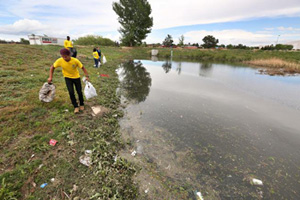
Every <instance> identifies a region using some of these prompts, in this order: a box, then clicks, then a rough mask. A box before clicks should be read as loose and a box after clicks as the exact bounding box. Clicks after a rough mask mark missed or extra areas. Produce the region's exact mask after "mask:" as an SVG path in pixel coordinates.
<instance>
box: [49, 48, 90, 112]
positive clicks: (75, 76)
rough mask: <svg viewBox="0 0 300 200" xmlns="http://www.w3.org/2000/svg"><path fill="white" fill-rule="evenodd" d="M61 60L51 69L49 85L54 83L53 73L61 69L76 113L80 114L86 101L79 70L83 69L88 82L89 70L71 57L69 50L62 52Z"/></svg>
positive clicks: (62, 50)
mask: <svg viewBox="0 0 300 200" xmlns="http://www.w3.org/2000/svg"><path fill="white" fill-rule="evenodd" d="M60 55H61V58H59V59H57V60H56V61H55V62H54V64H53V65H52V66H51V67H50V74H49V78H48V83H51V82H52V78H53V72H54V70H55V68H57V67H61V68H62V74H63V76H64V77H65V81H66V85H67V88H68V91H69V95H70V99H71V102H72V104H73V106H74V113H75V114H76V113H79V110H81V111H83V110H84V102H83V101H84V100H83V95H82V86H81V81H80V75H79V71H78V68H80V69H82V70H83V72H84V74H85V77H86V80H87V81H89V75H88V72H87V70H86V69H85V68H84V66H83V65H82V63H81V62H80V61H79V60H78V59H77V58H73V57H71V52H70V51H69V50H68V49H65V48H64V49H61V50H60ZM74 85H75V88H76V92H77V94H78V98H79V103H80V107H78V104H77V100H76V97H75V93H74Z"/></svg>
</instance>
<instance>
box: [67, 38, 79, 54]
mask: <svg viewBox="0 0 300 200" xmlns="http://www.w3.org/2000/svg"><path fill="white" fill-rule="evenodd" d="M64 47H65V48H66V49H68V50H69V51H70V52H71V56H72V57H74V58H76V55H77V51H76V50H75V48H74V47H73V44H72V41H71V40H70V36H67V39H66V40H65V41H64Z"/></svg>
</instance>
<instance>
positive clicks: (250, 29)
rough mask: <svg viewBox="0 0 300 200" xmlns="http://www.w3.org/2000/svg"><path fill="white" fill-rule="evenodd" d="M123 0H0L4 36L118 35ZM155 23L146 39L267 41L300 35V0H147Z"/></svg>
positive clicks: (1, 36)
mask: <svg viewBox="0 0 300 200" xmlns="http://www.w3.org/2000/svg"><path fill="white" fill-rule="evenodd" d="M118 1H119V0H64V1H61V0H41V1H37V0H9V1H8V0H0V19H1V20H0V39H5V40H15V41H18V40H19V39H20V38H21V37H23V38H26V39H28V38H27V35H28V34H32V33H34V34H36V35H43V34H46V35H48V36H54V37H62V38H65V37H66V36H67V35H70V36H71V39H76V38H78V37H81V36H85V35H88V34H93V35H101V36H103V37H108V38H110V39H112V40H119V37H120V35H119V33H118V28H119V27H120V25H119V23H118V21H117V18H118V17H117V15H116V14H115V12H114V11H113V10H112V2H118ZM148 2H149V3H150V5H151V7H152V14H151V16H152V17H153V20H154V26H153V28H152V32H151V33H150V34H149V35H148V37H147V39H146V42H147V43H162V41H163V40H164V39H165V37H166V36H167V34H170V35H171V36H172V37H173V39H174V41H175V43H178V38H179V37H180V36H181V35H183V36H184V38H185V40H184V42H185V43H189V42H190V43H199V44H201V43H202V39H203V37H204V36H206V35H213V36H215V37H216V38H217V39H219V44H225V45H227V44H240V43H241V44H246V45H251V46H252V45H266V44H275V43H276V42H277V41H278V43H285V42H289V41H295V40H300V0H184V1H178V0H148Z"/></svg>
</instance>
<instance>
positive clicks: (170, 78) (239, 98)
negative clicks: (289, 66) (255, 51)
mask: <svg viewBox="0 0 300 200" xmlns="http://www.w3.org/2000/svg"><path fill="white" fill-rule="evenodd" d="M118 74H119V77H120V88H119V90H118V92H119V93H120V94H121V95H122V103H123V105H124V111H125V115H124V118H123V119H122V120H121V121H120V125H121V131H122V135H123V136H124V138H125V139H126V140H127V141H128V142H129V143H130V144H131V148H129V149H126V150H125V151H124V152H123V153H122V154H123V156H124V157H126V158H127V159H129V160H130V161H132V162H135V163H136V164H137V165H138V166H140V169H141V170H140V171H139V173H138V175H137V178H136V179H137V181H138V182H139V184H140V193H141V199H197V195H198V196H199V195H200V193H201V195H202V196H203V199H300V191H299V188H300V177H299V176H300V110H299V109H300V92H299V91H300V77H299V76H288V77H279V76H268V75H261V74H259V73H258V70H257V69H253V68H250V67H247V66H241V65H230V64H214V63H196V62H174V61H150V60H132V61H127V62H124V63H123V64H121V66H120V68H119V70H118ZM132 152H133V153H132ZM135 152H136V155H135ZM131 153H132V155H131ZM253 179H258V180H260V181H262V185H257V184H256V183H255V181H254V182H253Z"/></svg>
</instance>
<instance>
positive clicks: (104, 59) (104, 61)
mask: <svg viewBox="0 0 300 200" xmlns="http://www.w3.org/2000/svg"><path fill="white" fill-rule="evenodd" d="M106 62H107V61H106V58H105V55H103V64H105V63H106Z"/></svg>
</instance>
